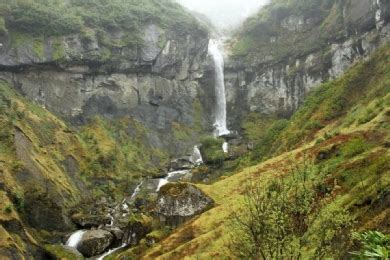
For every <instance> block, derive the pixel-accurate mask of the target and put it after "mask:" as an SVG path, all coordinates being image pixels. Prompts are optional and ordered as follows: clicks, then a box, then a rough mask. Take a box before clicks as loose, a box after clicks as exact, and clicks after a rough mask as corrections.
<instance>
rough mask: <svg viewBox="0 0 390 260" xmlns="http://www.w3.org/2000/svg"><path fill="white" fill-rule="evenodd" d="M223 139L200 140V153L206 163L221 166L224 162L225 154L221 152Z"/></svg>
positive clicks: (205, 138)
mask: <svg viewBox="0 0 390 260" xmlns="http://www.w3.org/2000/svg"><path fill="white" fill-rule="evenodd" d="M224 142H225V141H224V139H222V138H215V137H212V136H208V137H204V138H202V139H201V144H202V145H201V147H200V152H201V154H202V157H203V160H204V161H205V162H206V163H209V164H214V165H219V166H221V165H222V164H223V162H224V160H225V156H226V155H225V153H224V151H223V150H222V145H223V143H224Z"/></svg>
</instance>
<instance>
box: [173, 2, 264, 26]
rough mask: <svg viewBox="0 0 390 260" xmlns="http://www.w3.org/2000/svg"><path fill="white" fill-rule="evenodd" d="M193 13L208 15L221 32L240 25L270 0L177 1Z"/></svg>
mask: <svg viewBox="0 0 390 260" xmlns="http://www.w3.org/2000/svg"><path fill="white" fill-rule="evenodd" d="M177 2H179V3H180V4H182V5H183V6H185V7H187V8H188V9H189V10H191V11H195V12H199V13H202V14H204V15H206V16H207V17H208V18H209V19H210V20H211V21H212V22H213V24H214V25H215V26H216V27H217V28H218V29H220V30H228V29H231V28H232V27H235V26H237V25H239V24H240V23H241V22H242V21H243V20H244V19H245V18H247V17H248V16H250V15H251V14H253V13H255V12H256V11H257V10H259V9H260V8H261V7H262V6H264V5H265V4H267V3H268V2H269V0H177Z"/></svg>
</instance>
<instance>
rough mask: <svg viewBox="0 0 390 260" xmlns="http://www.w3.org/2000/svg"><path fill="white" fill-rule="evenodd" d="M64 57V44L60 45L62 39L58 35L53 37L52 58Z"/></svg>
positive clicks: (59, 58)
mask: <svg viewBox="0 0 390 260" xmlns="http://www.w3.org/2000/svg"><path fill="white" fill-rule="evenodd" d="M64 57H65V50H64V46H63V45H62V41H61V38H60V37H56V38H55V39H54V43H53V53H52V58H53V60H56V61H58V60H61V59H63V58H64Z"/></svg>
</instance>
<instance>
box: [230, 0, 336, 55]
mask: <svg viewBox="0 0 390 260" xmlns="http://www.w3.org/2000/svg"><path fill="white" fill-rule="evenodd" d="M334 10H336V11H337V12H336V13H334V12H333V11H334ZM309 16H310V17H313V16H316V17H317V18H318V21H314V24H312V25H310V26H307V25H305V24H304V25H301V26H302V28H300V29H297V30H294V31H290V30H288V29H287V28H285V27H286V26H285V25H284V24H283V23H284V22H285V20H286V19H288V17H296V18H300V17H302V19H305V18H306V17H309ZM340 17H342V14H341V12H340V8H339V7H337V1H335V0H313V1H310V0H308V1H306V0H288V1H282V0H273V1H271V2H270V3H269V4H268V5H266V6H265V7H264V8H262V9H261V10H260V11H259V12H258V13H257V14H255V15H254V16H252V17H251V18H249V19H247V21H246V22H245V23H244V24H243V25H242V27H241V28H239V30H237V31H236V33H235V37H234V41H233V42H232V45H233V46H232V49H233V55H236V56H242V57H244V58H245V59H249V60H255V61H257V62H258V61H259V60H260V59H256V58H258V57H261V59H264V57H272V59H274V60H282V59H284V58H286V57H290V58H291V57H294V56H301V55H304V54H306V53H308V52H312V51H314V50H319V49H321V48H326V47H327V46H326V44H325V43H326V42H327V41H328V39H330V38H331V37H335V36H336V35H339V34H340V35H341V31H342V29H341V28H340V24H342V23H340V21H339V20H340ZM272 39H273V40H272ZM270 41H271V43H273V44H270ZM275 45H276V46H277V47H276V48H275ZM266 59H267V58H266Z"/></svg>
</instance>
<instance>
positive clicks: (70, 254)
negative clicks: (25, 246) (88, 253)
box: [45, 245, 84, 260]
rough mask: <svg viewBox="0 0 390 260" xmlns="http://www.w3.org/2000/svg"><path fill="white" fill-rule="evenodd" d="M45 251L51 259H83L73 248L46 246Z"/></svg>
mask: <svg viewBox="0 0 390 260" xmlns="http://www.w3.org/2000/svg"><path fill="white" fill-rule="evenodd" d="M45 249H46V251H47V253H48V255H49V256H50V257H52V258H53V259H74V260H83V259H84V257H83V255H82V254H80V252H79V251H77V250H76V249H75V248H71V247H67V246H63V245H46V246H45Z"/></svg>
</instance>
